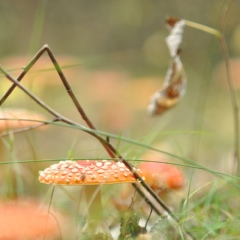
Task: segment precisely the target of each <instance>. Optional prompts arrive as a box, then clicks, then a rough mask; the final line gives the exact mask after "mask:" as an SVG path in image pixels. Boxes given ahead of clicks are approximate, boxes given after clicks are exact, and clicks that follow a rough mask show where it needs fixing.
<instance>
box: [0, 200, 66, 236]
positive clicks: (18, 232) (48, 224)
mask: <svg viewBox="0 0 240 240" xmlns="http://www.w3.org/2000/svg"><path fill="white" fill-rule="evenodd" d="M41 205H42V204H41ZM0 216H1V217H0V239H2V240H7V239H9V240H13V239H19V240H20V239H22V240H23V239H24V240H32V239H42V238H44V239H46V240H47V239H49V240H50V239H52V240H53V239H59V238H61V232H62V230H63V229H62V226H63V222H65V221H66V219H65V218H63V216H62V215H60V214H59V213H57V212H54V216H53V214H50V213H49V211H48V208H47V207H45V208H43V207H41V208H39V203H37V202H35V201H29V200H28V199H24V200H23V199H22V200H18V201H10V202H1V203H0ZM59 224H60V226H61V227H60V228H59ZM64 226H66V224H64ZM60 230H61V232H60Z"/></svg>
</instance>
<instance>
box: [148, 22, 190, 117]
mask: <svg viewBox="0 0 240 240" xmlns="http://www.w3.org/2000/svg"><path fill="white" fill-rule="evenodd" d="M167 26H168V28H170V30H171V32H170V35H169V36H168V37H167V38H166V42H167V45H168V48H169V52H170V56H171V58H172V61H171V63H170V65H169V68H168V71H167V73H166V76H165V79H164V83H163V87H162V88H161V89H160V90H159V91H158V92H156V93H155V94H154V95H153V96H152V97H151V99H150V103H149V105H148V112H149V114H150V115H152V116H154V115H159V114H161V113H163V112H165V111H166V110H168V109H170V108H172V107H174V106H175V105H176V104H177V103H178V102H179V101H180V100H181V98H182V97H183V95H184V94H185V91H186V82H187V78H186V75H185V73H184V69H183V66H182V62H181V59H180V52H181V49H180V44H181V43H182V35H183V29H184V26H185V22H184V21H183V20H179V19H177V18H168V19H167Z"/></svg>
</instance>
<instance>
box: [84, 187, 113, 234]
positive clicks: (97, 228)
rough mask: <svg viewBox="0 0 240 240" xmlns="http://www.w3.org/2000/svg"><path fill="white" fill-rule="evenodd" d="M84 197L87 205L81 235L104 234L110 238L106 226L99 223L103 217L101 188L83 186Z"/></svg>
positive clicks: (103, 223)
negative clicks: (85, 219)
mask: <svg viewBox="0 0 240 240" xmlns="http://www.w3.org/2000/svg"><path fill="white" fill-rule="evenodd" d="M84 195H85V201H86V203H87V222H86V224H85V226H84V228H83V233H87V234H97V233H104V234H107V235H109V236H111V234H110V232H109V229H108V227H107V225H106V224H105V222H102V221H101V220H102V216H103V210H102V200H101V186H99V185H89V186H84Z"/></svg>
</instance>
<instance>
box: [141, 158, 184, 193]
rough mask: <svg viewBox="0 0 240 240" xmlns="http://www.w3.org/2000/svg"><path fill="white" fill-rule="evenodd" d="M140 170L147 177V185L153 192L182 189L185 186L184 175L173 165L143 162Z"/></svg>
mask: <svg viewBox="0 0 240 240" xmlns="http://www.w3.org/2000/svg"><path fill="white" fill-rule="evenodd" d="M138 168H139V169H140V170H141V171H142V174H143V175H144V176H145V181H146V183H147V184H148V185H149V186H150V187H151V188H152V189H153V190H156V191H157V190H158V191H164V190H169V189H180V188H182V187H183V185H184V175H183V173H182V172H181V171H180V170H179V169H178V168H176V167H174V166H172V165H171V164H165V163H158V162H143V163H141V164H139V166H138Z"/></svg>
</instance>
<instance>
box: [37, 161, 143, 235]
mask: <svg viewBox="0 0 240 240" xmlns="http://www.w3.org/2000/svg"><path fill="white" fill-rule="evenodd" d="M136 171H137V172H138V173H139V174H141V171H140V170H139V169H136ZM39 174H40V176H39V181H40V182H42V183H46V184H57V185H58V184H59V185H82V186H85V189H84V192H85V200H86V202H87V203H88V204H89V207H88V212H87V223H86V225H85V226H84V228H83V232H84V233H89V234H90V233H91V234H96V233H98V232H103V233H108V232H109V231H108V228H107V227H106V226H105V225H104V223H101V218H102V203H101V191H100V189H101V185H103V184H116V183H127V182H128V183H134V182H137V179H136V177H135V176H134V175H133V173H132V172H131V171H130V170H129V169H128V168H127V167H126V166H125V165H124V164H123V163H121V162H115V161H107V160H102V161H97V160H96V161H94V160H84V161H70V160H68V161H60V162H59V163H57V164H53V165H51V166H50V167H49V168H47V169H45V170H44V171H40V172H39ZM109 235H110V234H109Z"/></svg>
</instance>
